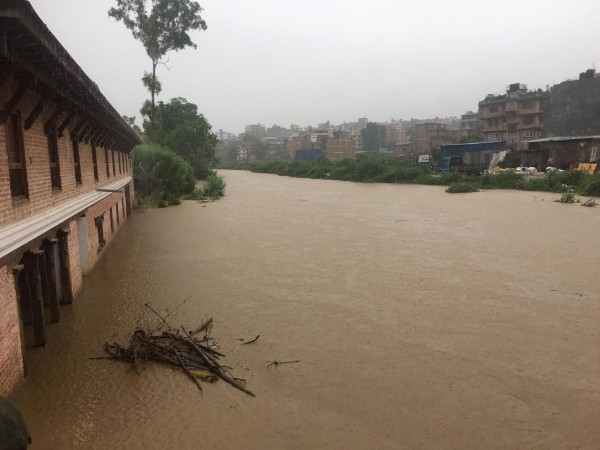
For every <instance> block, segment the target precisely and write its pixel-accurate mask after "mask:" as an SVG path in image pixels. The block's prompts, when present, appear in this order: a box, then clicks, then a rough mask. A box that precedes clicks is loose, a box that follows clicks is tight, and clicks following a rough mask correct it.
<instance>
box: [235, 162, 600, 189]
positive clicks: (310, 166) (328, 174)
mask: <svg viewBox="0 0 600 450" xmlns="http://www.w3.org/2000/svg"><path fill="white" fill-rule="evenodd" d="M227 168H230V169H242V170H250V171H252V172H257V173H271V174H276V175H282V176H291V177H298V178H313V179H317V178H320V179H332V180H342V181H355V182H363V183H407V184H425V185H439V186H453V185H454V187H452V188H451V189H450V188H449V189H448V190H447V192H449V193H454V192H477V191H478V190H480V189H518V190H524V191H547V192H556V193H563V192H567V191H568V190H569V189H572V190H573V192H574V193H576V194H578V195H583V196H590V197H596V196H600V173H596V174H594V175H589V174H587V173H585V172H580V171H575V170H574V171H567V172H558V171H555V172H551V173H548V174H547V175H546V176H544V177H540V178H529V177H524V176H523V175H520V174H518V173H517V172H515V171H514V170H506V171H503V172H500V173H498V174H489V173H488V174H484V175H462V174H461V173H458V172H432V171H430V170H427V169H424V168H422V167H420V166H419V165H418V164H417V163H415V162H413V161H406V160H404V161H400V160H396V159H392V158H382V157H377V156H364V155H361V156H359V157H357V158H356V159H344V160H342V161H330V160H328V159H327V158H325V157H319V158H317V159H316V160H315V161H296V160H284V161H252V162H249V163H246V164H244V165H242V166H240V165H234V166H228V167H227Z"/></svg>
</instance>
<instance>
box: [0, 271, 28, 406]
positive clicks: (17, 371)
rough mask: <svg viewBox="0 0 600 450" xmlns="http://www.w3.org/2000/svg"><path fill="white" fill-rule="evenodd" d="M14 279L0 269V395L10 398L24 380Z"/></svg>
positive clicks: (9, 272) (10, 274) (9, 273)
mask: <svg viewBox="0 0 600 450" xmlns="http://www.w3.org/2000/svg"><path fill="white" fill-rule="evenodd" d="M19 322H20V320H19V312H18V306H17V298H16V290H15V282H14V277H13V275H12V272H11V271H10V269H9V268H8V267H6V266H4V267H0V395H3V396H9V395H10V394H11V393H12V392H14V389H15V388H16V387H17V386H18V385H19V383H20V382H21V379H22V378H23V355H22V352H21V330H20V323H19Z"/></svg>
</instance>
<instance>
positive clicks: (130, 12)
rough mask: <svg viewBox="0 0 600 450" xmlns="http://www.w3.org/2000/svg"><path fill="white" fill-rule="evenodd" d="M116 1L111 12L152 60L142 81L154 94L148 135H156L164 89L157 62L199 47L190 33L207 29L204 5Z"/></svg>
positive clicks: (173, 0) (157, 0)
mask: <svg viewBox="0 0 600 450" xmlns="http://www.w3.org/2000/svg"><path fill="white" fill-rule="evenodd" d="M116 1H117V6H116V7H115V8H110V9H109V10H108V15H109V16H110V17H113V18H114V19H115V20H117V21H120V22H123V24H124V25H125V26H126V27H127V28H128V29H129V30H130V31H131V33H132V34H133V37H134V38H135V39H137V40H138V41H140V42H141V43H142V45H143V46H144V48H145V49H146V53H147V54H148V56H149V57H150V59H151V61H152V72H150V73H148V72H145V73H144V77H143V78H142V82H143V83H144V86H146V88H147V89H148V91H149V92H150V96H151V100H150V103H149V105H148V117H149V122H150V126H149V135H150V138H151V139H154V130H155V126H154V122H155V117H154V116H155V99H156V96H157V95H158V94H159V93H160V91H161V90H162V86H161V84H160V82H159V81H158V79H157V77H156V66H157V65H158V64H159V63H160V62H162V61H163V59H164V58H165V56H166V55H167V53H169V52H171V51H179V50H183V49H184V48H186V47H192V48H196V47H197V46H196V44H195V43H194V42H193V41H192V38H191V37H190V35H189V33H190V31H193V30H206V28H207V27H206V22H205V21H204V19H203V18H202V16H201V15H200V12H201V11H202V8H201V7H200V5H199V4H198V2H195V1H192V0H151V1H150V2H148V0H116ZM148 4H150V5H151V7H150V9H148V8H147V5H148Z"/></svg>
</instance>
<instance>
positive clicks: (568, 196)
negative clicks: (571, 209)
mask: <svg viewBox="0 0 600 450" xmlns="http://www.w3.org/2000/svg"><path fill="white" fill-rule="evenodd" d="M554 201H555V202H558V203H575V202H576V201H577V200H576V199H575V193H574V192H573V191H571V190H569V191H567V192H563V194H562V195H561V196H560V198H559V199H558V200H554Z"/></svg>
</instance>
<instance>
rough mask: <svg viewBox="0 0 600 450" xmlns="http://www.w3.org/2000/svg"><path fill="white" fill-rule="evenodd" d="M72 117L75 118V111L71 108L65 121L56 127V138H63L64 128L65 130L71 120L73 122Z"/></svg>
mask: <svg viewBox="0 0 600 450" xmlns="http://www.w3.org/2000/svg"><path fill="white" fill-rule="evenodd" d="M73 117H75V109H74V108H71V110H70V111H69V114H67V117H65V120H63V122H62V123H61V124H60V126H59V127H58V137H59V138H61V137H63V136H64V131H65V128H67V126H68V125H69V123H71V120H73Z"/></svg>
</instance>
